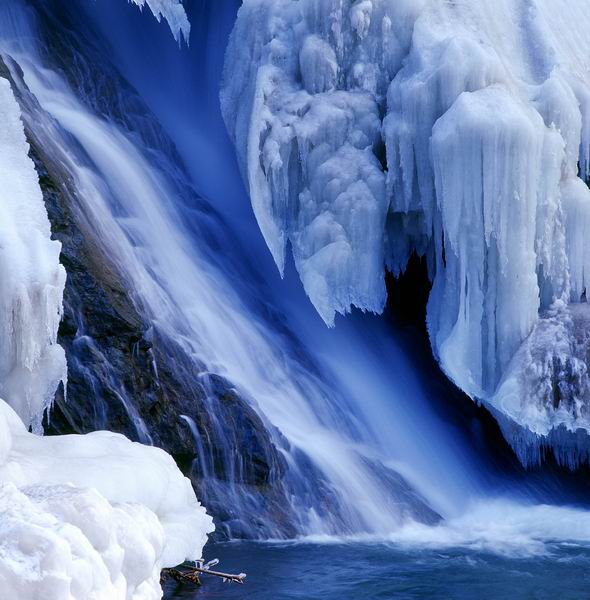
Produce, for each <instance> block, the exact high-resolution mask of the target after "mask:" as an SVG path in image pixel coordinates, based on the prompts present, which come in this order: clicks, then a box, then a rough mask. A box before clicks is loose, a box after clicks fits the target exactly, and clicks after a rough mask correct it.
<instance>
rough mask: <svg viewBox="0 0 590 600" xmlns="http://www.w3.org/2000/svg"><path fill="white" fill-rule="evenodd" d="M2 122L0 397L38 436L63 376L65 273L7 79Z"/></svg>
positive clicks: (0, 100)
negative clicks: (59, 340) (59, 332)
mask: <svg viewBox="0 0 590 600" xmlns="http://www.w3.org/2000/svg"><path fill="white" fill-rule="evenodd" d="M0 120H1V121H2V127H1V128H0V182H2V185H0V289H2V294H1V295H0V338H1V339H2V343H1V344H0V396H2V397H4V398H6V400H7V401H8V402H9V403H10V404H11V406H13V407H14V409H15V410H16V411H17V412H18V414H19V416H20V417H21V419H22V420H23V421H24V422H25V423H26V424H27V425H29V424H30V425H32V426H33V429H34V430H35V431H37V432H39V431H40V430H41V415H42V412H43V409H45V408H46V407H47V406H49V404H50V403H51V401H52V399H53V397H54V394H55V390H56V389H57V386H58V384H59V382H60V381H65V377H66V361H65V354H64V351H63V349H62V348H61V346H59V345H58V344H57V330H58V327H59V322H60V319H61V313H62V297H63V290H64V286H65V281H66V273H65V270H64V268H63V267H62V266H61V265H60V264H59V253H60V251H61V244H60V243H59V242H58V241H54V240H51V231H50V226H49V219H48V218H47V213H46V211H45V205H44V203H43V195H42V193H41V189H40V188H39V180H38V177H37V173H36V171H35V167H34V165H33V162H32V161H31V159H30V158H29V157H28V151H29V146H28V144H27V141H26V139H25V133H24V129H23V125H22V123H21V121H20V109H19V107H18V104H17V103H16V100H15V99H14V96H13V94H12V91H11V89H10V84H9V83H8V81H7V80H6V79H0Z"/></svg>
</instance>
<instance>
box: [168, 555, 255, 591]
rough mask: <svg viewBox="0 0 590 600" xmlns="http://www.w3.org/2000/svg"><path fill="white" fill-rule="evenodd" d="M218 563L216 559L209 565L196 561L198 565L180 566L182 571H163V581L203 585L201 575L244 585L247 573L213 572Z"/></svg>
mask: <svg viewBox="0 0 590 600" xmlns="http://www.w3.org/2000/svg"><path fill="white" fill-rule="evenodd" d="M218 563H219V561H218V560H217V559H214V560H211V561H209V562H208V563H207V564H203V561H196V565H195V564H188V563H183V564H182V565H180V567H181V568H182V571H181V570H180V569H162V580H164V579H166V578H168V577H170V578H171V579H174V580H175V581H178V582H179V583H192V584H193V585H201V579H200V575H213V576H214V577H220V578H221V579H223V581H229V582H230V583H239V584H240V585H242V584H243V583H244V579H246V573H239V574H238V575H234V574H232V573H223V572H222V571H212V570H211V567H214V566H215V565H217V564H218Z"/></svg>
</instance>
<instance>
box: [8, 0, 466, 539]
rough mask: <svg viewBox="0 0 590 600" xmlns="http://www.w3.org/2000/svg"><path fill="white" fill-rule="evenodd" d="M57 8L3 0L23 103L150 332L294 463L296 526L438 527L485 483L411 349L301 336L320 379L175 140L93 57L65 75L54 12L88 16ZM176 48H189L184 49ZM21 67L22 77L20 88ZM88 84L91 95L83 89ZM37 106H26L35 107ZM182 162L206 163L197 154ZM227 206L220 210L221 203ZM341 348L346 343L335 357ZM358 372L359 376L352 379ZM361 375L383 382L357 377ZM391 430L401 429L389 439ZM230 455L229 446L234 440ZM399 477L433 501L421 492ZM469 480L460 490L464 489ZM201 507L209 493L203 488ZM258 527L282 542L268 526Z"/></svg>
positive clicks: (232, 465) (344, 337)
mask: <svg viewBox="0 0 590 600" xmlns="http://www.w3.org/2000/svg"><path fill="white" fill-rule="evenodd" d="M68 4H70V3H68ZM49 5H50V7H51V11H50V12H48V13H44V12H43V9H44V7H43V6H40V7H39V12H40V14H41V17H39V15H38V14H36V12H35V11H34V10H33V9H32V8H31V7H26V3H23V2H18V1H16V0H14V1H11V2H9V3H7V4H5V5H4V6H3V8H2V17H1V23H2V48H3V52H4V54H5V56H6V60H7V62H9V64H11V65H12V67H11V68H12V72H13V78H14V81H15V82H17V86H19V87H20V92H21V96H22V97H23V98H24V97H26V96H27V90H26V89H25V87H24V85H26V86H27V87H28V90H30V92H31V94H32V97H34V99H36V101H37V102H38V103H39V107H38V108H37V107H36V108H35V111H36V112H35V114H34V115H33V113H32V112H31V111H32V110H33V109H32V104H31V105H29V106H28V110H29V113H28V118H29V119H31V118H34V119H35V130H36V134H35V135H36V136H38V145H40V146H41V147H44V148H45V151H46V152H50V153H52V154H53V160H54V161H56V162H59V163H61V168H62V169H64V171H65V172H66V173H67V175H68V177H70V178H71V181H70V182H69V186H70V187H71V188H72V190H73V194H74V195H75V196H76V202H77V203H78V210H79V211H80V213H81V214H82V216H83V220H84V222H85V223H86V225H87V227H88V230H89V232H91V233H90V235H92V236H93V237H94V238H95V239H96V241H97V243H98V245H99V247H100V250H101V252H102V253H104V255H105V256H108V258H109V259H110V261H111V262H112V267H113V268H114V269H116V271H117V272H119V273H120V274H121V277H122V278H123V280H124V281H125V284H126V287H127V291H128V293H129V294H130V295H131V297H132V299H133V302H134V304H135V306H136V307H138V310H139V311H140V312H141V314H143V315H144V316H145V318H146V319H147V320H148V321H149V323H151V327H153V329H154V330H155V331H157V332H158V333H159V335H163V336H164V337H166V338H168V339H170V340H174V342H175V343H176V344H178V345H179V346H180V347H181V348H182V352H183V353H184V354H185V355H186V356H188V357H190V358H191V360H193V361H194V362H195V364H197V365H200V366H202V375H201V376H200V380H201V384H202V385H203V386H204V387H205V389H206V390H207V389H208V387H209V388H210V386H211V384H208V383H207V381H208V375H207V373H215V374H218V375H222V376H223V377H225V378H227V379H228V380H229V381H230V382H231V384H232V385H234V386H236V388H237V390H238V391H239V393H240V394H241V395H243V396H244V397H245V398H246V399H247V400H248V402H250V403H251V404H252V406H254V407H255V409H256V411H257V412H258V413H259V414H260V416H261V418H262V419H263V421H264V422H265V423H266V427H267V428H268V430H269V431H270V432H271V436H272V437H273V439H274V443H275V444H276V446H277V447H278V448H280V452H281V454H282V455H283V457H284V461H285V463H286V467H285V470H286V473H285V476H284V477H283V480H282V482H280V485H281V486H282V487H284V489H285V493H286V494H287V497H288V498H290V503H291V507H290V510H289V513H290V515H291V516H290V517H289V519H291V520H292V521H293V523H292V524H291V525H292V526H294V530H295V531H296V532H297V533H299V534H311V533H331V534H335V533H359V532H373V533H378V532H383V531H391V530H394V529H395V528H396V527H398V526H399V525H400V523H401V522H402V521H404V520H405V519H406V518H407V517H414V518H417V519H418V520H426V521H427V522H432V521H435V520H436V519H437V516H436V513H435V512H433V510H432V509H434V510H436V511H440V512H442V513H445V514H450V513H451V511H452V510H453V509H456V508H457V506H458V505H459V503H460V502H459V498H460V497H462V496H463V497H465V490H466V489H467V488H474V487H477V485H478V484H477V478H476V477H473V473H471V472H469V473H467V472H466V471H465V469H466V467H465V465H464V464H462V463H463V459H462V458H461V457H460V454H461V452H460V450H459V449H458V448H456V447H453V446H454V445H455V446H456V444H454V443H453V442H451V440H450V436H446V437H445V434H444V427H442V426H441V425H440V424H438V423H437V422H436V420H435V419H434V418H431V417H429V416H427V413H428V408H427V406H426V403H425V402H421V406H420V407H418V406H417V403H418V402H420V398H419V391H418V385H417V384H416V382H409V383H407V382H406V383H403V372H404V371H405V370H407V369H408V367H407V366H404V365H403V359H402V357H401V355H400V351H399V350H398V349H397V348H396V347H395V345H394V344H393V343H391V342H387V343H385V342H384V345H383V346H382V347H381V349H380V352H381V353H382V356H381V360H382V359H383V356H386V357H387V359H386V361H385V364H383V362H382V363H381V365H379V364H377V366H376V367H375V366H374V365H373V364H371V363H372V361H371V360H366V359H363V358H362V357H363V356H364V355H365V350H364V349H363V346H361V345H360V344H362V342H361V340H360V338H359V336H358V335H357V333H356V332H355V331H354V327H353V328H350V327H345V328H342V331H341V332H340V331H339V332H338V335H337V337H334V336H332V338H331V339H325V340H322V335H324V334H323V333H322V335H320V337H317V335H316V334H314V333H311V334H309V337H307V336H306V337H305V338H304V341H305V343H306V344H307V345H310V344H311V345H314V344H316V345H317V349H318V350H319V351H320V354H321V351H322V349H324V350H326V351H328V350H329V352H330V354H331V359H330V360H331V361H332V362H333V363H334V365H333V366H335V369H333V373H332V374H330V371H329V370H328V369H327V368H326V370H325V372H324V373H320V371H319V370H318V366H317V364H316V365H314V361H315V360H318V359H313V358H311V357H309V356H307V355H306V352H305V351H303V350H302V347H301V345H300V343H298V342H297V341H296V340H295V339H294V338H293V336H292V335H291V334H289V333H288V331H286V330H285V329H284V327H283V326H280V324H278V323H277V321H276V320H273V318H272V317H271V318H270V319H269V317H268V316H266V315H265V314H264V313H265V312H266V313H267V314H268V312H269V308H267V307H265V306H264V303H261V302H260V300H259V299H258V298H255V297H254V298H253V294H256V293H259V290H256V289H255V288H253V286H252V283H251V281H247V282H243V281H242V278H246V279H253V278H255V274H254V273H253V271H252V268H251V267H249V266H248V262H247V260H246V261H243V260H242V259H241V258H240V256H239V255H238V254H237V252H239V250H237V248H238V245H237V244H235V243H234V242H233V241H232V239H231V238H232V233H231V230H230V229H229V228H227V227H224V226H222V225H221V224H219V218H218V217H216V216H215V214H214V213H213V211H212V210H210V209H207V207H206V205H205V203H204V202H203V201H202V200H200V199H199V198H198V197H197V196H196V195H195V193H194V192H193V190H192V186H191V184H190V182H189V180H188V179H187V176H186V175H185V174H184V172H183V169H182V167H181V166H180V165H176V164H174V162H173V160H174V156H173V155H172V156H171V152H170V148H169V146H168V147H167V146H166V140H165V136H160V138H159V139H158V137H157V136H153V135H152V134H153V129H150V122H149V120H146V122H143V123H142V122H141V120H140V119H135V118H134V115H133V114H127V115H124V116H123V117H121V116H120V115H118V114H117V110H118V109H119V108H120V107H119V106H117V104H116V101H117V98H116V97H115V102H114V103H113V104H111V105H109V104H108V102H109V100H108V98H100V100H98V99H97V98H98V96H93V94H92V82H90V81H88V80H85V79H84V78H85V77H87V76H88V75H89V71H87V66H86V65H84V63H83V61H84V56H81V55H79V56H78V57H77V59H78V60H79V61H80V62H79V64H78V65H77V67H78V68H77V69H76V70H75V71H71V72H68V71H66V73H65V75H66V76H65V77H64V73H60V71H59V69H58V68H56V66H54V65H52V64H51V62H48V61H47V60H45V59H44V56H43V55H44V52H43V43H44V42H43V37H42V35H43V34H42V31H43V28H42V27H43V23H42V18H43V15H44V14H45V15H46V14H60V11H61V12H62V13H64V14H71V12H73V14H74V15H75V9H78V10H82V8H81V7H72V6H68V7H67V8H66V7H65V6H61V7H60V5H59V3H55V2H54V3H50V4H49ZM45 8H46V7H45ZM113 8H115V6H113ZM125 8H126V7H123V9H125ZM101 10H104V9H103V8H102V7H101ZM70 11H71V12H70ZM137 16H138V15H135V14H134V17H135V18H137ZM161 34H162V32H161V31H160V32H158V35H161ZM168 35H169V34H168ZM175 51H177V52H178V53H179V56H181V54H180V53H181V52H183V50H179V49H178V48H176V49H175ZM185 52H186V51H185ZM8 56H10V57H11V59H13V60H14V61H15V63H16V64H14V63H10V59H9V58H8ZM100 58H101V59H102V60H106V59H105V58H104V57H100ZM183 60H190V57H189V56H185V57H184V58H183ZM16 65H18V67H19V68H20V69H22V71H23V73H24V81H22V82H21V81H20V80H19V75H18V71H17V67H16ZM152 66H154V65H152ZM62 68H63V65H62ZM132 83H135V82H134V81H132ZM88 90H91V91H90V93H88ZM80 91H85V92H86V95H85V96H84V95H82V96H80ZM31 102H32V101H31ZM26 104H27V101H26V100H23V106H24V107H25V110H24V112H25V113H26V112H27V107H26ZM25 118H27V117H26V116H25ZM150 135H151V136H152V137H151V139H150ZM146 140H150V143H146ZM187 154H190V153H187ZM185 160H186V161H187V162H188V161H189V160H190V161H192V163H193V165H195V164H196V165H198V164H199V163H200V159H199V156H198V155H197V156H194V155H193V156H185ZM193 168H195V167H193ZM221 175H222V173H219V172H218V173H217V174H216V176H217V177H219V176H221ZM230 177H231V178H232V179H233V183H232V184H231V185H232V186H233V188H234V189H236V188H238V187H239V186H238V183H236V178H237V174H236V172H235V171H234V172H233V173H231V174H230ZM207 183H208V184H209V188H208V189H209V190H215V189H221V187H222V185H223V184H222V182H220V181H219V180H218V179H214V180H208V181H207ZM229 208H230V207H229V206H223V205H221V206H220V209H221V210H224V211H228V210H229ZM211 240H213V242H212V243H211ZM215 243H217V244H219V245H220V246H221V247H224V248H225V249H231V248H234V249H235V250H234V252H232V254H231V255H230V257H231V258H230V259H227V260H225V259H224V258H223V256H220V255H219V253H217V255H216V253H215V245H214V244H215ZM255 256H256V255H255V254H254V258H255ZM275 278H276V277H275ZM269 283H270V284H272V285H278V282H277V281H270V282H269ZM260 285H265V284H264V283H261V284H260ZM266 285H268V284H266ZM270 310H271V311H272V310H274V309H272V308H271V309H270ZM305 318H308V317H305ZM365 326H366V324H365V323H361V324H360V327H365ZM281 330H282V332H281ZM76 343H77V344H78V345H79V346H81V347H84V349H85V351H90V352H92V351H93V343H94V342H93V340H92V338H91V337H90V336H88V335H86V333H85V332H84V329H83V326H82V327H79V328H78V333H77V338H76ZM340 344H346V346H342V347H341V348H339V349H338V350H337V351H336V352H334V349H335V347H337V346H338V345H340ZM330 347H331V348H330ZM389 361H391V362H392V363H394V364H396V366H395V373H396V374H394V375H393V376H392V374H391V373H387V371H389V370H390V367H389V366H386V364H387V362H389ZM326 364H327V362H326V363H324V367H325V366H326ZM384 367H385V368H384ZM350 369H354V370H355V371H361V372H362V373H363V376H362V377H358V376H355V377H351V376H350ZM322 370H323V368H322ZM338 371H340V372H338ZM396 375H397V377H399V379H400V380H402V383H401V385H398V386H394V387H393V389H394V390H395V391H394V392H393V393H392V392H391V389H392V388H391V387H390V382H391V379H392V378H393V379H394V380H395V379H397V377H396ZM361 380H364V381H372V382H373V383H372V384H370V385H368V386H367V385H360V383H359V382H360V381H361ZM396 387H397V388H398V389H397V390H396V389H395V388H396ZM335 390H337V391H335ZM408 395H411V396H412V397H413V402H414V407H413V408H412V410H408V411H406V410H404V409H403V404H404V402H403V401H402V399H403V397H404V396H408ZM397 398H400V400H397ZM70 402H75V399H70ZM121 402H122V403H123V404H124V405H125V409H126V411H127V413H128V415H129V417H130V418H131V420H132V421H133V422H134V423H135V427H136V437H137V438H138V439H140V440H141V441H143V442H145V443H150V442H151V437H150V434H149V431H148V429H147V428H146V426H145V424H144V423H143V422H142V420H141V418H140V417H139V416H138V415H137V412H136V410H135V408H134V406H133V404H132V403H131V402H129V400H128V399H126V398H125V397H124V394H121ZM211 411H212V414H211V415H210V416H211V420H212V421H213V423H214V425H213V428H214V429H216V430H219V431H220V425H219V424H218V425H215V421H216V416H215V414H214V408H213V407H211ZM418 414H419V415H420V416H419V419H417V418H416V417H417V415H418ZM184 421H185V423H188V425H189V426H190V427H191V432H192V434H193V435H194V437H195V440H196V439H197V438H198V436H199V435H202V433H199V431H198V429H197V428H196V427H192V423H191V422H190V421H187V419H186V417H185V418H184ZM383 423H388V424H390V425H389V428H388V427H383ZM100 425H102V426H107V425H108V424H107V423H105V424H100ZM391 428H393V430H394V431H395V432H396V435H395V436H391V434H390V433H389V431H391ZM429 428H430V429H431V434H429V433H428V430H429ZM435 431H436V432H437V434H440V435H434V433H435ZM220 437H222V436H220ZM392 437H393V439H392ZM195 443H196V445H197V446H198V442H197V441H196V442H195ZM223 444H226V442H223V440H222V445H223ZM227 448H229V444H228V445H227ZM227 448H226V450H227ZM220 451H221V454H223V452H224V448H223V447H222V448H221V449H220ZM435 457H437V458H436V459H435ZM205 460H206V458H205ZM223 460H225V461H226V462H227V465H226V467H225V470H226V472H229V475H228V479H229V481H230V484H231V485H230V486H229V488H225V491H224V492H220V493H224V494H225V496H224V498H223V501H224V502H225V503H229V504H235V506H236V512H237V518H238V519H243V518H245V517H246V515H245V514H240V507H241V506H242V503H243V502H246V500H244V499H243V498H241V497H240V496H241V495H243V494H244V492H243V491H242V490H240V489H239V486H238V485H235V483H236V482H239V481H240V473H239V472H238V471H239V460H238V457H235V456H229V457H228V456H225V457H224V459H223ZM236 463H237V464H238V467H236ZM443 465H444V466H443ZM210 466H211V469H212V468H213V465H212V464H211V465H210ZM236 468H237V469H238V471H236ZM397 472H400V473H402V474H403V475H404V477H405V479H406V480H407V481H408V482H410V484H412V485H414V486H415V487H416V489H417V490H419V492H421V493H423V494H426V497H427V498H428V500H427V501H424V500H423V499H422V498H421V497H420V496H419V495H418V494H416V493H414V492H413V491H412V490H411V488H410V486H409V485H408V483H406V481H404V479H402V478H401V477H400V476H399V475H398V474H397ZM203 475H204V477H205V478H206V473H203ZM458 480H459V481H462V483H461V484H459V485H456V484H457V481H458ZM426 481H428V484H426V483H425V482H426ZM468 481H470V483H468ZM232 482H233V483H232ZM429 486H430V487H429ZM435 489H436V492H434V490H435ZM429 492H430V493H429ZM203 500H204V501H205V502H207V494H206V493H205V494H204V495H203ZM428 504H430V506H431V507H432V509H431V508H429V507H428ZM330 513H331V514H330ZM262 532H263V533H265V534H266V535H269V534H271V535H272V534H274V535H282V534H281V531H280V529H278V528H277V527H276V525H275V524H273V523H272V522H271V523H267V524H266V526H265V528H264V529H263V530H262ZM259 534H260V532H258V533H257V532H256V531H255V530H249V532H248V535H259Z"/></svg>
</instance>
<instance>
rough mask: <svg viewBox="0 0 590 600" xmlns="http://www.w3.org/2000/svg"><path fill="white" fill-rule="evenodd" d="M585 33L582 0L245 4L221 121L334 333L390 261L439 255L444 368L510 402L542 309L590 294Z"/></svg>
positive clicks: (256, 202)
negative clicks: (513, 367)
mask: <svg viewBox="0 0 590 600" xmlns="http://www.w3.org/2000/svg"><path fill="white" fill-rule="evenodd" d="M588 31H590V12H589V11H588V10H587V5H586V2H584V1H582V0H528V1H527V2H521V1H520V0H518V1H517V0H495V1H494V2H486V1H484V0H477V1H473V0H456V1H454V2H438V1H435V0H419V1H414V0H412V1H410V0H298V1H295V0H245V2H244V4H243V6H242V8H241V10H240V13H239V16H238V20H237V23H236V26H235V28H234V32H233V35H232V38H231V41H230V44H229V47H228V50H227V55H226V73H225V80H224V84H223V87H222V92H221V103H222V109H223V113H224V118H225V120H226V124H227V126H228V130H229V133H230V135H231V137H232V139H233V141H234V143H235V145H236V148H237V153H238V158H239V162H240V166H241V169H242V172H243V175H244V178H245V180H246V182H247V186H248V189H249V193H250V197H251V201H252V206H253V208H254V212H255V214H256V218H257V220H258V223H259V225H260V229H261V231H262V234H263V235H264V238H265V240H266V242H267V244H268V246H269V248H270V250H271V252H272V255H273V257H274V259H275V261H276V263H277V265H278V267H279V269H280V270H281V272H282V271H283V269H284V265H285V260H286V252H287V247H288V246H289V245H290V247H291V249H292V252H293V257H294V261H295V265H296V268H297V270H298V272H299V274H300V276H301V280H302V282H303V285H304V287H305V290H306V292H307V294H308V296H309V298H310V299H311V301H312V303H313V304H314V305H315V307H316V308H317V310H318V312H319V313H320V315H321V316H322V317H323V318H324V320H325V321H326V323H327V324H328V325H332V324H333V323H334V318H335V315H336V313H342V314H344V313H346V312H348V311H349V310H351V308H352V307H353V306H356V307H358V308H360V309H362V310H369V311H375V312H379V311H381V310H382V309H383V306H384V303H385V300H386V292H385V285H384V272H385V265H387V267H388V268H389V269H390V270H391V271H392V272H393V273H394V274H399V273H400V272H403V271H404V269H405V268H406V266H407V264H408V260H409V258H410V257H411V255H412V254H413V253H416V254H418V255H420V256H425V257H426V260H427V264H428V268H429V273H430V277H431V279H432V282H433V288H432V292H431V295H430V299H429V304H428V314H427V324H428V329H429V333H430V338H431V343H432V347H433V350H434V353H435V356H436V357H437V358H438V359H439V361H440V364H441V366H442V368H443V369H444V371H445V372H446V373H447V374H448V375H449V376H450V378H451V379H453V380H454V381H455V382H456V383H457V384H458V385H459V386H460V387H461V388H462V389H463V390H465V391H466V392H467V393H468V394H470V395H471V396H472V397H478V398H481V399H486V400H488V401H490V402H492V401H493V402H495V403H496V404H497V405H498V406H500V405H501V404H502V401H501V398H500V397H499V396H498V393H496V392H497V391H498V386H499V384H500V382H501V381H503V378H504V376H505V375H506V370H507V368H508V365H509V364H510V363H511V361H512V359H513V357H514V355H515V353H516V352H517V351H518V349H519V348H520V346H521V344H522V343H523V342H524V341H525V340H526V339H527V337H528V336H529V334H531V332H532V331H533V329H534V327H535V324H536V323H537V321H538V318H539V317H538V316H539V313H540V312H541V311H545V310H548V309H549V308H550V307H552V306H553V305H554V304H555V303H556V302H558V303H559V302H561V303H566V304H567V303H569V302H579V301H580V299H581V298H582V296H583V295H584V293H585V290H586V286H587V281H588V275H589V273H588V269H589V268H590V241H589V240H590V237H589V236H588V235H587V231H588V227H589V226H590V221H589V219H590V191H589V190H588V187H587V186H586V184H585V183H584V181H583V180H582V179H586V178H588V176H589V174H590V36H588V35H587V32H588ZM551 416H552V418H554V419H555V421H553V422H551V423H550V427H552V426H558V425H559V424H561V423H562V420H561V418H560V417H559V415H558V414H557V413H554V414H552V415H551Z"/></svg>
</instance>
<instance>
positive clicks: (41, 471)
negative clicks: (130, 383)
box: [0, 400, 213, 600]
mask: <svg viewBox="0 0 590 600" xmlns="http://www.w3.org/2000/svg"><path fill="white" fill-rule="evenodd" d="M212 529H213V527H212V520H211V518H210V517H209V516H208V515H207V514H206V513H205V510H204V509H203V508H202V507H201V505H200V504H199V503H198V501H197V499H196V498H195V495H194V492H193V490H192V487H191V484H190V482H189V480H188V479H186V478H185V477H183V476H182V474H181V473H180V471H179V470H178V468H177V467H176V464H175V463H174V461H173V459H172V458H171V457H170V456H169V455H168V454H166V453H165V452H164V451H163V450H160V449H158V448H153V447H147V446H142V445H140V444H137V443H132V442H130V441H129V440H127V439H126V438H125V437H123V436H121V435H117V434H113V433H108V432H96V433H91V434H88V435H84V436H82V435H80V436H77V435H71V436H56V437H41V436H37V435H34V434H32V433H29V432H28V431H27V430H26V429H25V427H24V426H23V424H22V422H21V421H20V419H19V417H18V416H17V414H16V413H15V412H14V411H13V410H12V409H11V408H10V407H9V406H8V405H7V404H6V403H5V402H3V401H1V400H0V586H1V589H2V594H3V596H2V597H5V598H22V599H23V600H24V599H26V598H43V599H44V600H61V599H64V600H65V599H80V600H81V599H82V598H87V599H93V600H98V599H104V600H107V599H108V600H118V599H120V600H124V599H127V600H131V599H134V600H151V599H157V598H160V597H161V595H162V590H161V588H160V570H161V568H162V567H164V566H174V565H177V564H179V563H180V562H182V561H183V560H185V558H193V559H195V558H199V557H200V555H201V551H202V548H203V545H204V544H205V542H206V540H207V534H208V533H210V532H211V531H212Z"/></svg>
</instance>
